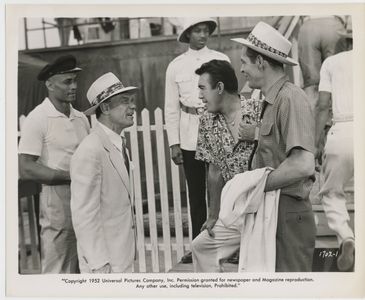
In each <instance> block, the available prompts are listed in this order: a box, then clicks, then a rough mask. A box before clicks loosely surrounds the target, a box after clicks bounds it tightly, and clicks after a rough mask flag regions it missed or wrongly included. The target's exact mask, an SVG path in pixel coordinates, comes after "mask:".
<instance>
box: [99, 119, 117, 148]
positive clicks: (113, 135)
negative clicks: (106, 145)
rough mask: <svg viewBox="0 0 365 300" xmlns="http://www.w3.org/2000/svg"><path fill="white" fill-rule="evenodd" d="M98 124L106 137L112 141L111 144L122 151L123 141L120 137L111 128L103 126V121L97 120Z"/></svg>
mask: <svg viewBox="0 0 365 300" xmlns="http://www.w3.org/2000/svg"><path fill="white" fill-rule="evenodd" d="M98 124H99V126H100V127H101V128H102V129H103V130H104V132H105V133H106V135H107V136H108V138H109V139H110V141H111V142H112V144H113V145H114V146H115V147H116V148H117V149H118V150H119V151H122V149H123V148H122V147H123V142H122V137H121V136H120V135H119V134H117V133H115V132H114V131H113V130H111V129H110V128H108V127H107V126H105V125H104V124H103V123H101V122H99V121H98Z"/></svg>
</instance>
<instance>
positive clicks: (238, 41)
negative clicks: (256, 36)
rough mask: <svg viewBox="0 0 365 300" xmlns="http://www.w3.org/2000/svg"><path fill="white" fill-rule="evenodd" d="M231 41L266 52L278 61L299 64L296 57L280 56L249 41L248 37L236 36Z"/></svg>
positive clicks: (292, 64)
mask: <svg viewBox="0 0 365 300" xmlns="http://www.w3.org/2000/svg"><path fill="white" fill-rule="evenodd" d="M231 41H234V42H237V43H240V44H242V45H244V46H246V47H249V48H251V49H253V50H255V51H257V52H259V53H261V54H264V55H266V56H268V57H270V58H272V59H274V60H276V61H278V62H281V63H283V64H286V65H290V66H296V65H298V62H297V61H295V60H294V59H292V58H291V57H286V58H285V57H283V56H280V55H277V54H275V53H272V52H270V51H268V50H265V49H262V48H260V47H257V46H255V45H253V44H252V43H251V42H249V41H248V40H246V39H243V38H235V39H231Z"/></svg>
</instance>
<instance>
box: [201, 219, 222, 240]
mask: <svg viewBox="0 0 365 300" xmlns="http://www.w3.org/2000/svg"><path fill="white" fill-rule="evenodd" d="M217 220H218V218H215V217H208V219H207V220H206V221H205V223H204V224H203V226H202V228H201V229H200V231H203V230H205V229H206V230H208V234H209V235H210V236H211V237H213V238H214V232H213V230H212V229H213V227H214V225H215V223H216V222H217Z"/></svg>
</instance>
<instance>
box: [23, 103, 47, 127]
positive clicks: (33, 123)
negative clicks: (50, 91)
mask: <svg viewBox="0 0 365 300" xmlns="http://www.w3.org/2000/svg"><path fill="white" fill-rule="evenodd" d="M47 118H48V115H47V110H46V109H45V108H44V105H42V103H41V104H39V105H37V106H36V107H35V108H34V109H33V110H32V111H31V112H30V113H29V114H28V115H27V116H26V118H25V119H24V123H23V127H24V128H38V129H46V128H47V124H48V123H47Z"/></svg>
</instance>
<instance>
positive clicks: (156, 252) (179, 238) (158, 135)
mask: <svg viewBox="0 0 365 300" xmlns="http://www.w3.org/2000/svg"><path fill="white" fill-rule="evenodd" d="M162 114H163V113H162V110H161V109H160V108H157V109H156V110H155V111H154V118H155V124H150V113H149V111H148V110H147V109H143V110H142V112H141V124H142V125H140V126H138V125H137V124H138V123H139V122H138V119H137V115H136V114H135V121H134V126H132V127H130V128H128V129H126V130H125V132H126V133H127V134H126V136H127V139H128V138H129V139H130V150H131V159H132V163H133V166H134V170H133V181H134V194H135V211H136V221H137V251H138V267H139V270H138V271H139V272H146V271H148V269H147V266H149V265H152V270H150V271H152V272H164V271H165V272H167V271H169V270H170V269H171V268H172V266H173V262H176V261H179V260H180V258H181V257H182V256H183V255H184V251H185V250H189V249H190V243H191V220H190V217H188V226H189V237H184V235H183V214H182V205H181V204H182V202H181V188H180V175H179V167H178V166H176V165H175V164H174V163H173V162H172V161H171V164H170V165H171V168H170V172H169V170H167V164H166V153H165V137H164V130H165V125H164V124H163V116H162ZM138 132H142V137H143V138H142V143H141V142H139V141H138ZM152 132H155V134H154V136H155V143H153V142H152V134H151V133H152ZM128 135H129V137H128ZM152 145H156V147H157V149H156V153H157V162H158V174H154V168H153V161H154V160H153V152H152ZM140 147H143V155H144V165H141V163H140V161H141V159H140V157H139V153H140ZM167 157H170V156H169V154H168V155H167ZM142 168H144V171H145V174H146V187H147V203H148V221H149V238H146V237H145V230H144V218H143V209H142V207H143V202H142V200H143V199H142V182H141V178H142V177H141V172H142ZM170 174H171V184H172V187H171V188H170V189H169V187H168V180H167V176H170ZM155 176H158V184H159V195H160V204H161V214H160V218H161V223H162V237H158V235H157V213H156V191H155V184H154V183H155ZM168 190H172V198H173V199H172V200H173V201H169V193H168ZM186 190H187V188H186ZM169 202H170V203H171V202H173V207H170V205H169ZM188 203H189V201H187V205H188V211H189V204H188ZM172 210H173V224H174V231H175V237H174V238H173V237H172V236H171V225H172V224H170V213H171V211H172ZM188 215H189V214H188ZM148 251H149V252H150V255H147V252H148ZM161 254H162V255H161ZM161 256H163V262H164V263H163V266H162V264H161V263H160V259H161ZM149 258H150V260H151V261H148V259H149Z"/></svg>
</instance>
